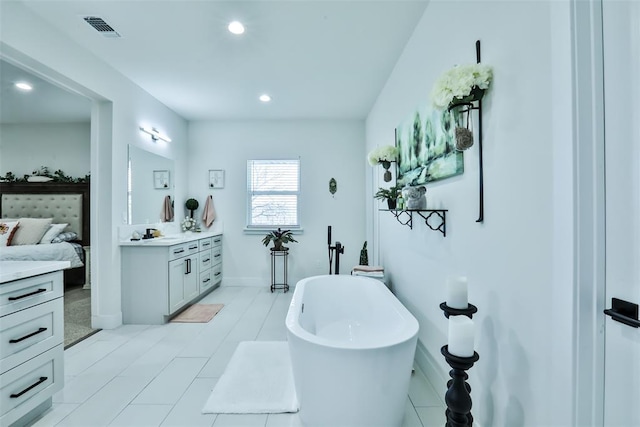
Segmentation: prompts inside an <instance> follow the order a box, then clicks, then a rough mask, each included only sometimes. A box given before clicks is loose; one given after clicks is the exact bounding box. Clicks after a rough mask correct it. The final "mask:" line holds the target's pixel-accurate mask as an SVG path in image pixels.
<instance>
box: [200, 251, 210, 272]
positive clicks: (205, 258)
mask: <svg viewBox="0 0 640 427" xmlns="http://www.w3.org/2000/svg"><path fill="white" fill-rule="evenodd" d="M212 265H213V257H212V256H211V249H209V250H206V251H202V252H200V271H204V270H207V269H209V268H211V266H212Z"/></svg>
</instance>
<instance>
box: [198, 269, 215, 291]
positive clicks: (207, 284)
mask: <svg viewBox="0 0 640 427" xmlns="http://www.w3.org/2000/svg"><path fill="white" fill-rule="evenodd" d="M213 285H214V282H213V272H212V270H211V269H209V270H206V271H203V272H202V273H200V293H201V294H202V293H203V292H206V291H207V290H209V289H210V288H211V287H212V286H213Z"/></svg>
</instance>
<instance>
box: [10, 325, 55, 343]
mask: <svg viewBox="0 0 640 427" xmlns="http://www.w3.org/2000/svg"><path fill="white" fill-rule="evenodd" d="M46 330H47V328H40V329H38V330H37V331H35V332H31V333H30V334H29V335H25V336H23V337H22V338H16V339H13V340H9V344H15V343H18V342H20V341H24V340H26V339H27V338H31V337H32V336H34V335H38V334H40V333H42V332H44V331H46Z"/></svg>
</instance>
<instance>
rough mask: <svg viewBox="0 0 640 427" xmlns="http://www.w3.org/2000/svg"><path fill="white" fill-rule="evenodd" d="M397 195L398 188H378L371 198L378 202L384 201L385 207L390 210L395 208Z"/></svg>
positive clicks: (397, 186)
mask: <svg viewBox="0 0 640 427" xmlns="http://www.w3.org/2000/svg"><path fill="white" fill-rule="evenodd" d="M398 194H400V186H399V185H394V186H392V187H390V188H379V189H378V191H377V192H376V194H375V195H374V196H373V197H374V198H375V199H378V200H386V201H387V206H388V207H389V209H390V210H392V209H395V208H396V199H397V198H398Z"/></svg>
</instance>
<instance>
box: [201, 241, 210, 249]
mask: <svg viewBox="0 0 640 427" xmlns="http://www.w3.org/2000/svg"><path fill="white" fill-rule="evenodd" d="M202 246H203V247H205V248H206V247H207V246H211V242H206V243H203V244H202Z"/></svg>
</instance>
